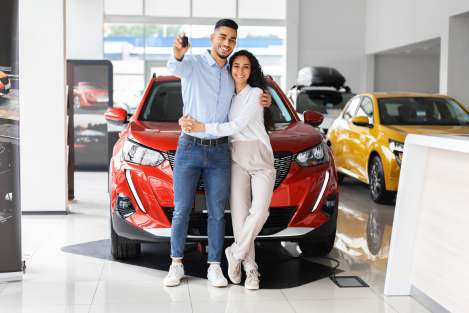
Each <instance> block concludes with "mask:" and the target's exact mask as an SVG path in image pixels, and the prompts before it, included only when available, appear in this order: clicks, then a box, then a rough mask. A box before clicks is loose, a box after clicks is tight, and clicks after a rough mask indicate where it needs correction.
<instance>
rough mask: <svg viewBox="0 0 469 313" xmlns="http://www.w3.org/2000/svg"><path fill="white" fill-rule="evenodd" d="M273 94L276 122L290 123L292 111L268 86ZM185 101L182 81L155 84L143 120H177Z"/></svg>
mask: <svg viewBox="0 0 469 313" xmlns="http://www.w3.org/2000/svg"><path fill="white" fill-rule="evenodd" d="M267 89H268V91H269V92H270V94H271V96H272V105H271V106H270V107H269V110H270V112H271V115H272V121H273V122H274V123H289V122H291V121H292V116H291V115H290V111H289V110H288V108H287V107H286V105H285V103H284V102H283V101H282V98H281V97H280V95H279V94H278V93H277V92H276V91H275V89H274V88H273V87H272V86H268V88H267ZM182 108H183V101H182V95H181V83H180V81H169V82H163V83H159V84H155V85H153V87H152V89H151V90H150V93H149V96H148V97H147V99H146V101H145V104H144V107H143V110H142V113H141V114H140V116H139V120H141V121H151V122H177V121H178V119H179V118H180V117H181V116H182Z"/></svg>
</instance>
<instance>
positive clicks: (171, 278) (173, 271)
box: [163, 264, 184, 287]
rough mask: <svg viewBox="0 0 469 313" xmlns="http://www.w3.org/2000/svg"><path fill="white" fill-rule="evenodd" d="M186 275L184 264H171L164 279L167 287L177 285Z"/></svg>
mask: <svg viewBox="0 0 469 313" xmlns="http://www.w3.org/2000/svg"><path fill="white" fill-rule="evenodd" d="M183 277H184V266H183V265H182V264H171V266H170V267H169V271H168V275H166V277H165V278H164V280H163V283H164V285H165V286H166V287H175V286H178V285H179V284H180V283H181V279H182V278H183Z"/></svg>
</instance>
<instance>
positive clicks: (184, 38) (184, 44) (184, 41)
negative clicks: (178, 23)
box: [182, 36, 189, 48]
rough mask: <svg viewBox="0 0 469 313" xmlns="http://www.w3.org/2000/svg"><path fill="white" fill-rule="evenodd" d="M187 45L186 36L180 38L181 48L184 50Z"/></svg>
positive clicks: (187, 39)
mask: <svg viewBox="0 0 469 313" xmlns="http://www.w3.org/2000/svg"><path fill="white" fill-rule="evenodd" d="M188 45H189V38H187V36H183V37H182V47H183V48H185V47H187V46H188Z"/></svg>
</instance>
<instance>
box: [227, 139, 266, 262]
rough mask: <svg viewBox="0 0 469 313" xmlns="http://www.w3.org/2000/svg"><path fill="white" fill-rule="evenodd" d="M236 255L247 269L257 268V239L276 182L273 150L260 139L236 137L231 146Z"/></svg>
mask: <svg viewBox="0 0 469 313" xmlns="http://www.w3.org/2000/svg"><path fill="white" fill-rule="evenodd" d="M231 158H232V165H231V196H230V207H231V218H232V223H233V232H234V237H235V242H234V243H233V245H232V246H231V247H232V251H233V255H234V257H235V258H236V259H238V260H243V266H244V269H245V270H246V271H249V270H251V269H257V264H256V262H255V248H254V240H255V239H256V236H257V235H258V234H259V232H260V231H261V229H262V227H263V226H264V223H265V221H266V220H267V217H268V216H269V205H270V200H271V198H272V192H273V189H274V184H275V168H274V158H273V155H272V151H270V150H269V149H268V148H267V147H266V146H265V145H264V144H263V143H262V142H261V141H259V140H255V141H235V142H233V143H232V147H231Z"/></svg>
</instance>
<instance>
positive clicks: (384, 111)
mask: <svg viewBox="0 0 469 313" xmlns="http://www.w3.org/2000/svg"><path fill="white" fill-rule="evenodd" d="M378 106H379V114H380V119H381V124H383V125H469V113H468V112H467V111H465V110H464V109H463V108H462V107H461V106H460V105H459V104H458V103H457V102H455V101H453V100H451V99H445V98H431V97H406V98H385V99H380V100H379V101H378Z"/></svg>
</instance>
